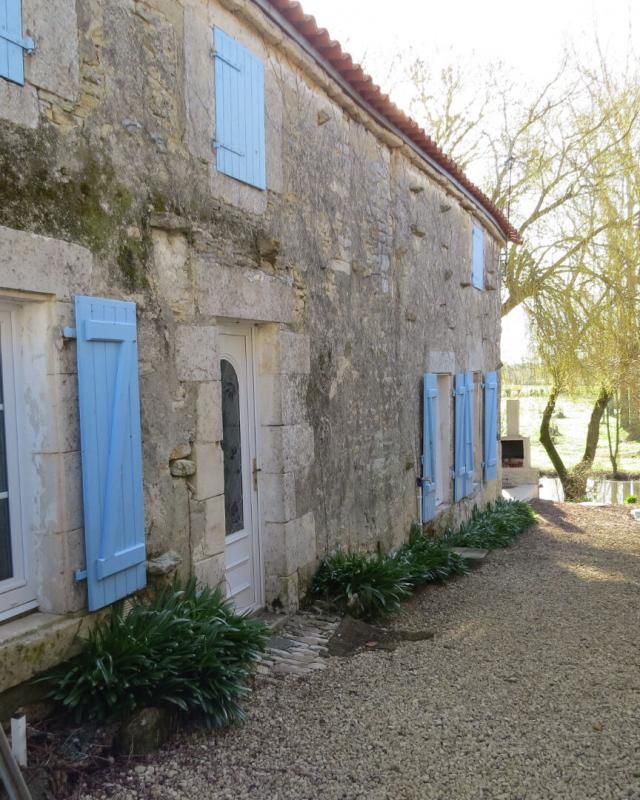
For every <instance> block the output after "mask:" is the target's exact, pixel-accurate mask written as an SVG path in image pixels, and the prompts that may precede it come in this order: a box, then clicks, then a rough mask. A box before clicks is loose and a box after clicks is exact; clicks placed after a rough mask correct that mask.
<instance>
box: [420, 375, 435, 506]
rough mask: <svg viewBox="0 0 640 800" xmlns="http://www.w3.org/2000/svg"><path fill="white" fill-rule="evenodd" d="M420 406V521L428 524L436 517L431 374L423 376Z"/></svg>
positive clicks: (433, 380) (433, 385)
mask: <svg viewBox="0 0 640 800" xmlns="http://www.w3.org/2000/svg"><path fill="white" fill-rule="evenodd" d="M422 406H423V413H422V521H423V522H428V521H429V520H430V519H433V518H434V517H435V515H436V464H437V452H436V447H437V444H436V436H437V430H438V379H437V376H436V375H434V374H433V373H427V374H426V375H425V376H424V380H423V403H422Z"/></svg>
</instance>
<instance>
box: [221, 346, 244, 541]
mask: <svg viewBox="0 0 640 800" xmlns="http://www.w3.org/2000/svg"><path fill="white" fill-rule="evenodd" d="M220 372H221V378H222V452H223V456H224V515H225V530H226V534H227V536H229V534H231V533H236V531H240V530H242V528H243V527H244V509H243V504H242V447H241V438H240V390H239V386H238V376H237V375H236V371H235V369H234V368H233V366H232V365H231V364H230V363H229V362H228V361H226V360H224V359H222V361H221V362H220Z"/></svg>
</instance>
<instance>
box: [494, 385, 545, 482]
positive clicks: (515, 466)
mask: <svg viewBox="0 0 640 800" xmlns="http://www.w3.org/2000/svg"><path fill="white" fill-rule="evenodd" d="M501 445H502V485H503V486H504V487H505V488H509V487H512V486H522V485H524V484H536V485H537V484H538V477H539V475H538V470H536V469H532V467H531V445H530V442H529V437H528V436H522V434H521V433H520V400H518V399H517V398H508V399H507V435H506V436H503V437H502V438H501Z"/></svg>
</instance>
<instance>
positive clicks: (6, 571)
mask: <svg viewBox="0 0 640 800" xmlns="http://www.w3.org/2000/svg"><path fill="white" fill-rule="evenodd" d="M3 380H4V377H3V374H2V359H1V358H0V409H1V410H0V495H1V494H4V495H6V494H7V492H8V489H9V486H8V483H7V438H6V435H5V428H4V426H5V415H4V388H3ZM12 577H13V559H12V553H11V524H10V521H9V498H8V497H6V496H5V497H3V498H2V499H0V581H4V580H6V579H7V578H12Z"/></svg>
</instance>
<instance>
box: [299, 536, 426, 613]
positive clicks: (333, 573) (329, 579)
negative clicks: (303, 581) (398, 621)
mask: <svg viewBox="0 0 640 800" xmlns="http://www.w3.org/2000/svg"><path fill="white" fill-rule="evenodd" d="M312 588H313V591H314V592H315V593H316V594H319V595H322V596H325V597H330V598H331V599H332V600H333V601H334V602H335V603H337V604H338V605H340V606H343V607H344V608H345V609H346V610H347V611H349V613H350V614H353V616H355V617H366V618H369V619H371V618H373V617H378V616H380V615H382V614H386V613H388V612H390V611H394V610H395V609H396V608H397V607H398V606H399V605H400V601H401V600H403V599H404V598H405V597H407V596H408V595H409V594H410V593H411V588H412V585H411V582H410V580H409V575H408V572H407V569H406V567H405V565H404V564H402V563H401V562H399V561H396V560H395V559H394V558H390V557H388V556H377V555H376V556H373V555H366V554H362V553H344V552H342V551H338V552H337V553H334V554H333V555H331V556H327V557H326V558H324V559H323V560H322V562H321V563H320V567H319V569H318V571H317V572H316V575H315V577H314V579H313V587H312Z"/></svg>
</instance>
